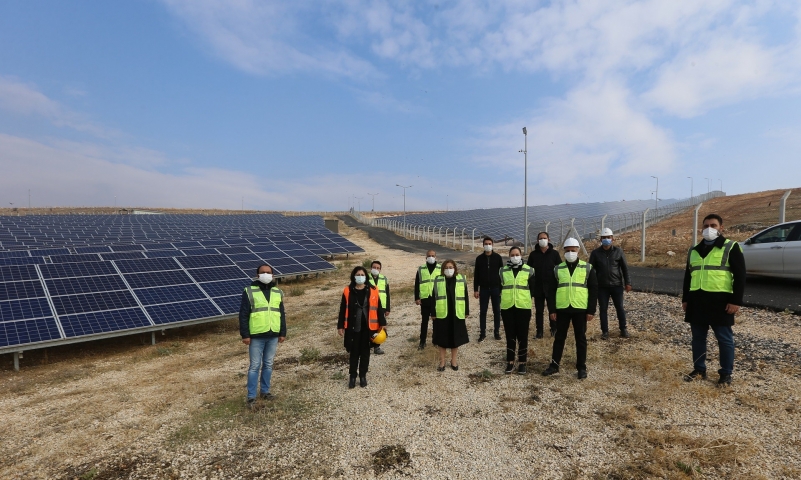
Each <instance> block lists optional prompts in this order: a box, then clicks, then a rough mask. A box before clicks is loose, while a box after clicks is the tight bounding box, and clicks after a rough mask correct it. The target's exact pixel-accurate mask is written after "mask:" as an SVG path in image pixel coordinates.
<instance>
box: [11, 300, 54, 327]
mask: <svg viewBox="0 0 801 480" xmlns="http://www.w3.org/2000/svg"><path fill="white" fill-rule="evenodd" d="M52 316H53V312H52V311H51V310H50V304H48V303H47V299H46V298H26V299H22V300H9V301H5V302H0V322H9V321H12V320H27V319H30V318H40V317H52Z"/></svg>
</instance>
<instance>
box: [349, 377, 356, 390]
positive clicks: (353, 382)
mask: <svg viewBox="0 0 801 480" xmlns="http://www.w3.org/2000/svg"><path fill="white" fill-rule="evenodd" d="M348 388H356V377H350V380H349V381H348Z"/></svg>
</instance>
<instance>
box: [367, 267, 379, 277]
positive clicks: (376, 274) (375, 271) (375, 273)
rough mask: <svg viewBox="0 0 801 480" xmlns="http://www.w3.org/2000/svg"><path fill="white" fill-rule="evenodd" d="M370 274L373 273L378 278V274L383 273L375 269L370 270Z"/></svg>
mask: <svg viewBox="0 0 801 480" xmlns="http://www.w3.org/2000/svg"><path fill="white" fill-rule="evenodd" d="M370 273H372V274H373V276H374V277H377V276H378V274H379V273H381V270H379V269H377V268H374V269H372V270H370Z"/></svg>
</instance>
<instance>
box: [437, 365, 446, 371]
mask: <svg viewBox="0 0 801 480" xmlns="http://www.w3.org/2000/svg"><path fill="white" fill-rule="evenodd" d="M437 371H438V372H444V371H445V365H442V366H441V367H437Z"/></svg>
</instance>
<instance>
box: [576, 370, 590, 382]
mask: <svg viewBox="0 0 801 480" xmlns="http://www.w3.org/2000/svg"><path fill="white" fill-rule="evenodd" d="M576 376H577V377H578V379H579V380H584V379H585V378H587V371H586V370H579V371H578V374H577V375H576Z"/></svg>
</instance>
